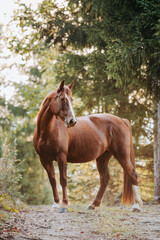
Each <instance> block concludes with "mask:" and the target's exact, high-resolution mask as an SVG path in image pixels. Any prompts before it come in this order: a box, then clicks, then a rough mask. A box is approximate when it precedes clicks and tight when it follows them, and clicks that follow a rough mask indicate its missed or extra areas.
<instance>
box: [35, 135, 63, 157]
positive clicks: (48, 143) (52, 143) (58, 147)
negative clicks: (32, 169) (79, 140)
mask: <svg viewBox="0 0 160 240" xmlns="http://www.w3.org/2000/svg"><path fill="white" fill-rule="evenodd" d="M66 148H67V139H66V140H64V139H59V138H57V139H53V138H50V137H49V136H48V138H45V139H39V141H38V151H39V153H40V155H45V156H51V157H52V158H54V159H56V156H57V155H58V153H59V152H61V151H66Z"/></svg>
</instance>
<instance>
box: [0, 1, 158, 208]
mask: <svg viewBox="0 0 160 240" xmlns="http://www.w3.org/2000/svg"><path fill="white" fill-rule="evenodd" d="M13 25H14V26H15V25H16V28H17V31H12V26H13ZM9 29H10V30H8V32H7V34H2V35H1V40H2V41H5V42H6V45H7V48H8V49H9V50H10V51H11V54H12V55H14V56H17V55H18V56H19V58H20V60H21V61H20V63H17V62H15V65H16V66H17V67H18V68H19V71H21V72H23V73H24V74H25V75H26V76H27V78H28V79H27V81H21V82H19V83H15V82H14V81H13V82H10V83H6V81H5V75H4V76H2V75H1V79H0V84H1V85H2V86H4V85H7V84H10V85H12V86H14V89H15V93H14V96H13V97H12V98H11V99H10V101H7V99H6V97H5V96H1V98H0V110H1V111H0V135H1V138H0V157H1V158H0V173H1V174H0V194H1V202H2V198H3V197H4V194H8V195H9V196H11V197H12V198H14V199H17V198H21V199H22V200H23V201H25V202H27V203H28V204H51V203H52V201H53V200H52V193H51V188H50V186H49V182H48V179H47V175H46V173H45V171H44V170H43V167H42V166H41V164H40V161H39V158H38V156H37V154H36V153H35V151H34V149H33V143H32V138H33V134H34V129H35V124H36V116H37V114H38V110H39V108H40V105H41V102H42V100H43V99H44V97H45V96H46V95H47V93H48V92H50V91H52V90H54V89H56V87H57V86H58V84H59V83H60V81H61V80H63V79H65V81H66V84H68V83H71V82H72V81H73V83H74V87H73V96H74V103H73V107H74V110H75V113H76V116H81V115H87V114H91V113H99V112H107V113H111V114H115V115H117V116H119V117H123V118H127V119H129V120H130V121H131V125H132V131H133V142H134V149H135V156H136V165H137V171H138V174H139V184H140V189H141V194H142V199H143V200H144V201H150V200H153V199H154V197H155V199H156V198H157V196H160V176H159V173H160V158H159V156H160V148H159V143H160V132H159V131H160V130H159V129H160V127H158V126H160V109H159V108H160V80H159V76H160V4H159V1H158V0H154V1H148V0H131V1H125V0H123V1H122V0H115V1H113V0H112V1H110V0H108V1H105V0H102V1H99V0H90V1H86V0H84V1H77V0H76V1H73V0H70V1H66V2H65V5H64V6H63V7H62V6H61V7H60V6H59V5H58V4H57V3H56V2H54V1H51V0H43V1H41V3H40V4H38V6H37V8H36V9H33V8H32V6H31V5H28V4H24V3H23V1H17V8H16V11H15V12H14V16H13V18H12V21H11V22H10V27H9ZM4 37H5V38H4ZM0 50H1V51H2V52H3V48H2V46H1V49H0ZM1 68H4V66H1ZM153 153H154V154H153ZM153 155H154V157H153ZM55 165H56V164H55ZM109 169H110V175H111V179H110V182H109V186H108V189H107V192H106V194H105V201H106V200H107V202H108V204H113V203H114V200H115V198H116V196H117V194H118V193H120V192H121V189H122V181H123V170H122V168H121V166H120V165H119V163H118V162H117V161H116V160H115V159H114V158H112V159H111V161H110V165H109ZM56 176H57V179H58V170H57V168H56ZM98 186H99V176H98V172H97V170H96V163H95V161H93V162H90V163H86V164H68V190H69V198H70V200H71V201H74V202H75V201H77V202H86V201H88V200H91V199H93V196H94V195H95V193H96V191H97V189H98Z"/></svg>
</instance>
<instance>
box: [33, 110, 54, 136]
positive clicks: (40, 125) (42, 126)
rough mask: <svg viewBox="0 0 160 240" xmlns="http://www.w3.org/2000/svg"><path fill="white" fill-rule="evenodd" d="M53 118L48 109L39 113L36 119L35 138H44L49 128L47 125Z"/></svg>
mask: <svg viewBox="0 0 160 240" xmlns="http://www.w3.org/2000/svg"><path fill="white" fill-rule="evenodd" d="M54 117H55V116H54V115H53V113H52V112H51V111H50V109H49V108H47V109H42V110H41V111H40V113H39V115H38V119H37V137H38V138H42V139H43V138H45V136H46V134H47V131H48V128H49V124H50V122H51V120H52V119H53V118H54Z"/></svg>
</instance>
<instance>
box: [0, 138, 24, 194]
mask: <svg viewBox="0 0 160 240" xmlns="http://www.w3.org/2000/svg"><path fill="white" fill-rule="evenodd" d="M0 172H1V175H0V191H1V193H7V194H9V195H10V196H11V197H12V198H16V197H19V196H20V187H21V186H20V184H19V183H20V179H21V177H22V176H21V173H20V168H19V160H17V156H16V146H15V142H14V144H11V143H10V142H9V140H8V139H5V140H4V143H3V144H2V156H1V158H0Z"/></svg>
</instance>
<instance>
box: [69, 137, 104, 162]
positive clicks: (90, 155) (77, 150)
mask: <svg viewBox="0 0 160 240" xmlns="http://www.w3.org/2000/svg"><path fill="white" fill-rule="evenodd" d="M106 149H107V143H106V142H102V141H100V140H97V139H96V140H94V141H93V139H92V141H89V142H87V141H84V142H83V143H81V144H78V143H77V144H75V145H74V146H73V147H72V146H71V147H70V149H69V152H68V157H67V161H68V162H72V163H84V162H89V161H92V160H94V159H96V158H98V157H99V156H100V155H101V154H103V153H104V151H105V150H106Z"/></svg>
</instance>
